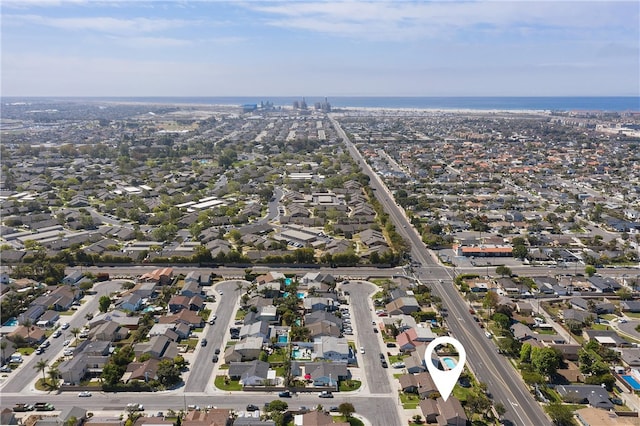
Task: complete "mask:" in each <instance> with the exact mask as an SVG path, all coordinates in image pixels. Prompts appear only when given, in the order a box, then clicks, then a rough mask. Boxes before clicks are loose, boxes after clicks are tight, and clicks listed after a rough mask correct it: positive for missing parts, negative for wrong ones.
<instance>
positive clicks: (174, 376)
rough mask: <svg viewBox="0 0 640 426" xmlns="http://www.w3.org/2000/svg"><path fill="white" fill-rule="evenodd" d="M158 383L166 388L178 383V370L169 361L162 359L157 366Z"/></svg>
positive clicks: (171, 361)
mask: <svg viewBox="0 0 640 426" xmlns="http://www.w3.org/2000/svg"><path fill="white" fill-rule="evenodd" d="M156 374H157V376H158V381H159V382H160V383H161V384H163V385H164V386H166V387H171V386H174V385H176V384H178V383H180V370H179V369H178V368H177V367H176V365H175V363H174V362H173V360H171V359H163V360H162V361H160V363H159V364H158V370H157V373H156Z"/></svg>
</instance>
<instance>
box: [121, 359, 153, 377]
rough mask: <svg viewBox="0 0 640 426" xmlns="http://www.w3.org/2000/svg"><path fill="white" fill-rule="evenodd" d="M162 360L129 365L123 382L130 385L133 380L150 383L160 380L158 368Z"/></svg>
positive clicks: (150, 360)
mask: <svg viewBox="0 0 640 426" xmlns="http://www.w3.org/2000/svg"><path fill="white" fill-rule="evenodd" d="M159 365H160V360H158V359H154V358H149V359H148V360H146V361H144V362H132V363H130V364H129V365H127V370H126V371H125V373H124V375H123V376H122V381H123V382H125V383H129V382H130V381H131V380H140V381H144V382H146V381H149V380H157V379H158V366H159Z"/></svg>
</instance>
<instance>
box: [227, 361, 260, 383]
mask: <svg viewBox="0 0 640 426" xmlns="http://www.w3.org/2000/svg"><path fill="white" fill-rule="evenodd" d="M268 373H269V363H268V362H264V361H259V360H253V361H249V362H231V363H230V364H229V372H228V374H229V377H230V378H231V379H232V380H239V381H240V384H241V385H243V386H260V385H264V384H266V381H267V376H268Z"/></svg>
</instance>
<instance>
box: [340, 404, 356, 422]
mask: <svg viewBox="0 0 640 426" xmlns="http://www.w3.org/2000/svg"><path fill="white" fill-rule="evenodd" d="M338 412H339V413H340V414H342V415H343V416H344V417H346V418H349V417H351V416H352V415H353V413H355V412H356V409H355V408H354V406H353V404H352V403H350V402H343V403H342V404H340V405H338Z"/></svg>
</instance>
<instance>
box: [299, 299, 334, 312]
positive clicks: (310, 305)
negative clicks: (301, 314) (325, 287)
mask: <svg viewBox="0 0 640 426" xmlns="http://www.w3.org/2000/svg"><path fill="white" fill-rule="evenodd" d="M302 305H303V306H304V310H305V312H313V311H334V310H335V309H336V302H335V300H334V299H332V298H330V297H306V298H305V299H304V300H303V301H302Z"/></svg>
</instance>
